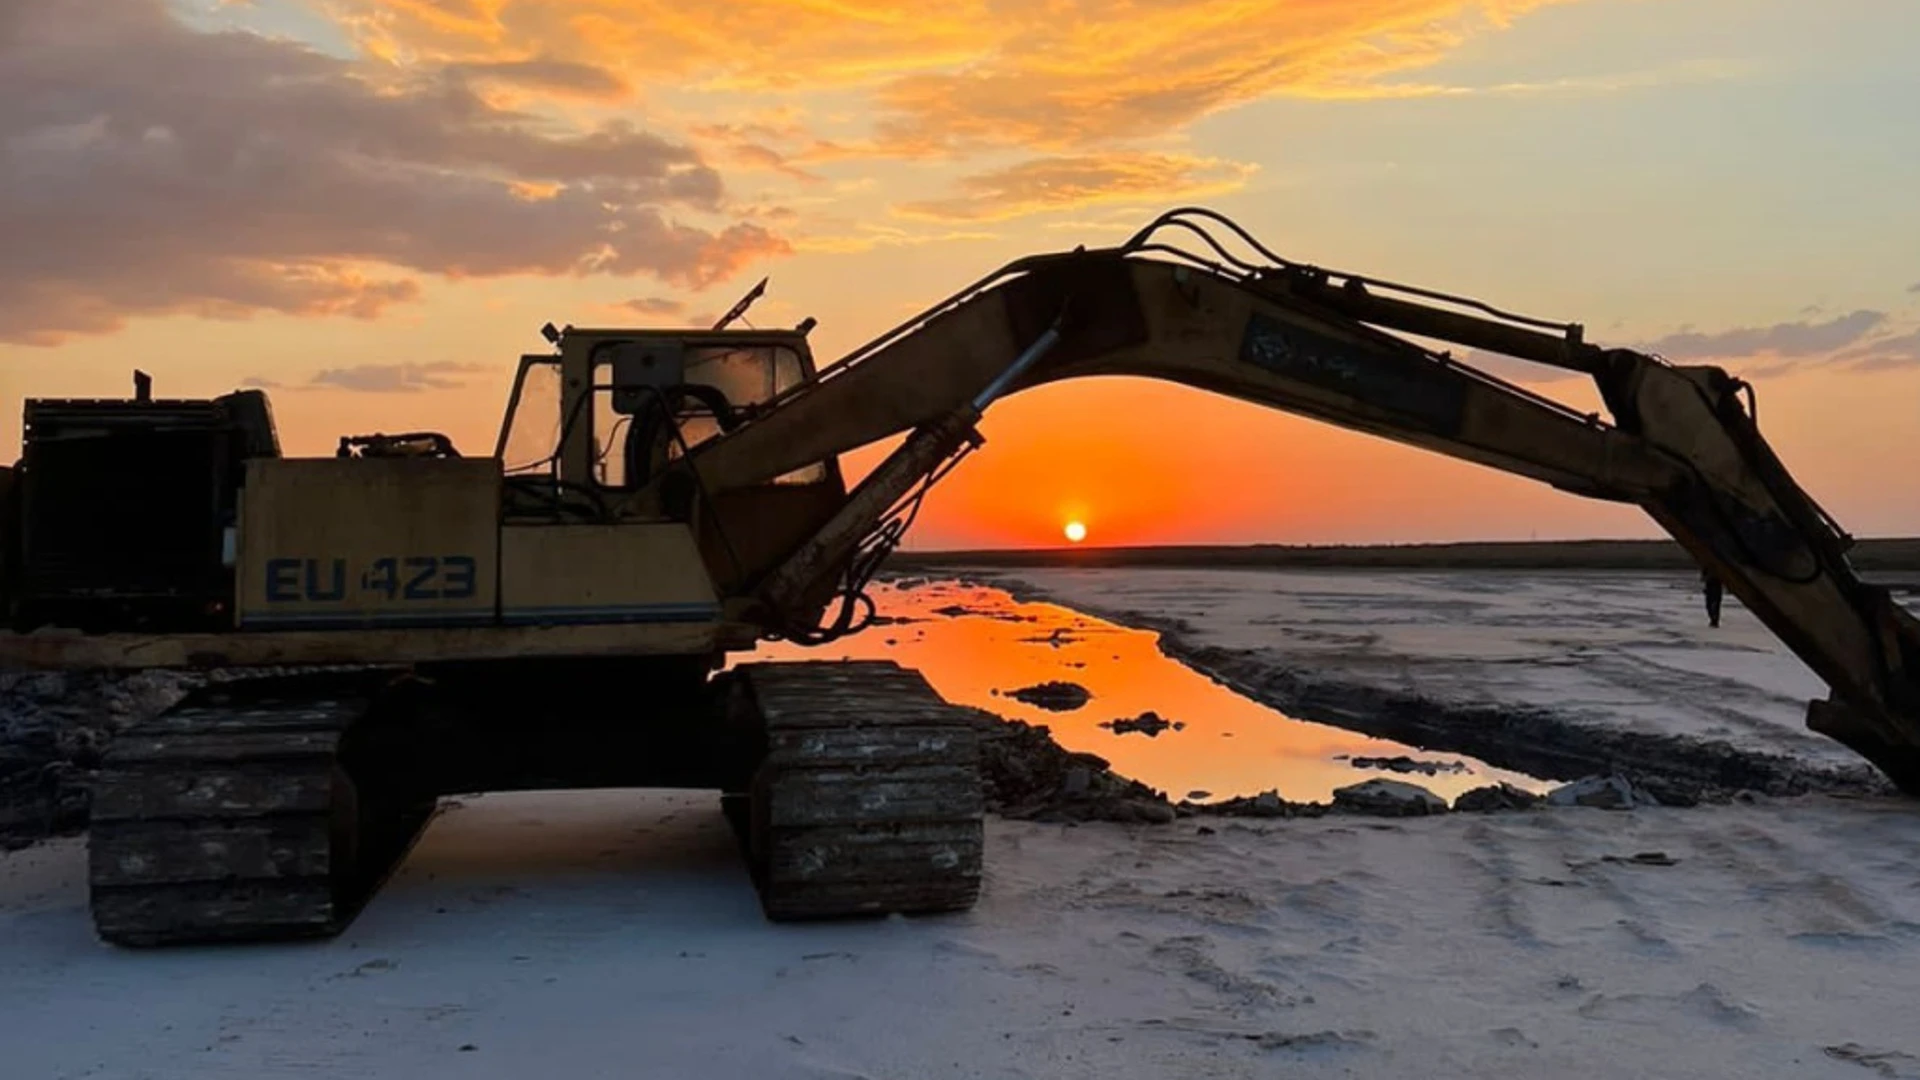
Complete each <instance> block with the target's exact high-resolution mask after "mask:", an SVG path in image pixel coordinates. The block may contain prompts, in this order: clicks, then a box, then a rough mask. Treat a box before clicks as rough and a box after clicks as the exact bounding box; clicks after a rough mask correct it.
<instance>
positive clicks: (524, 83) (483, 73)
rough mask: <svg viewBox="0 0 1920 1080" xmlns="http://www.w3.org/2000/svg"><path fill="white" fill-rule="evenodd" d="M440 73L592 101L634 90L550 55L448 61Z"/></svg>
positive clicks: (604, 74) (600, 72) (601, 73)
mask: <svg viewBox="0 0 1920 1080" xmlns="http://www.w3.org/2000/svg"><path fill="white" fill-rule="evenodd" d="M443 73H444V74H445V76H446V77H448V78H450V79H454V80H458V81H463V82H469V83H497V84H502V85H505V86H510V87H518V88H522V89H528V90H542V91H546V92H547V93H550V94H553V95H556V96H559V97H577V98H584V99H587V100H595V101H617V100H619V99H621V98H623V97H626V96H627V95H628V94H629V93H631V92H632V89H633V88H632V86H631V85H630V84H628V82H627V80H625V79H623V78H621V77H620V76H619V75H616V74H614V73H613V72H611V71H608V70H607V69H606V68H603V67H596V66H595V65H593V64H581V63H576V62H574V61H572V60H556V59H553V58H551V57H534V58H531V59H527V60H494V61H485V62H474V63H466V64H450V65H448V66H447V67H446V68H445V69H443Z"/></svg>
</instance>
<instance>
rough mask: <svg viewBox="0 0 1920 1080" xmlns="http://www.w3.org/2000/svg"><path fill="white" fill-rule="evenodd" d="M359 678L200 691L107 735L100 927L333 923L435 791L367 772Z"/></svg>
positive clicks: (371, 703)
mask: <svg viewBox="0 0 1920 1080" xmlns="http://www.w3.org/2000/svg"><path fill="white" fill-rule="evenodd" d="M382 681H383V680H381V679H380V678H378V677H370V676H368V675H367V674H365V673H353V674H351V675H322V676H293V677H286V678H263V679H249V680H244V681H241V682H236V683H230V684H226V685H223V686H215V687H208V688H206V689H203V690H201V691H198V692H196V693H195V694H193V695H191V696H189V697H188V698H187V699H186V700H184V701H182V702H181V703H180V704H179V705H177V706H175V707H174V708H173V709H171V710H169V711H167V712H166V713H164V714H162V715H161V716H159V717H157V718H155V719H154V720H152V721H150V722H148V723H145V724H142V725H140V726H138V727H135V728H133V729H130V730H128V731H126V732H124V733H122V734H121V735H119V736H118V737H116V738H115V739H114V740H113V742H112V743H111V744H109V747H108V749H107V752H106V754H105V755H104V758H103V763H102V768H101V770H100V772H99V774H98V775H97V777H96V779H95V784H94V791H93V805H92V810H91V816H92V824H91V836H90V839H89V844H88V846H89V863H90V881H91V890H92V906H93V918H94V925H95V928H96V929H97V930H98V932H99V934H100V936H101V937H102V938H104V939H106V940H107V941H110V942H113V943H115V944H120V945H176V944H189V943H195V942H213V941H241V940H271V939H284V938H303V937H324V936H329V935H332V934H335V933H338V932H339V931H340V930H341V929H343V928H344V927H345V926H346V925H347V923H348V922H350V921H351V920H352V919H353V917H354V916H355V915H356V914H358V912H359V910H360V908H361V906H362V905H363V904H364V903H365V902H366V900H367V899H368V898H369V897H370V896H371V895H372V894H373V893H374V891H375V890H377V889H378V888H379V886H380V884H381V883H382V882H383V881H384V880H385V878H386V876H387V875H388V873H389V872H391V870H392V869H393V867H394V866H396V865H397V864H398V863H399V862H400V860H401V859H402V858H403V857H404V856H405V855H406V852H407V850H408V849H409V848H410V847H412V845H413V842H414V840H415V839H416V838H417V837H418V836H419V834H420V832H421V830H422V829H423V828H424V827H425V825H426V823H427V820H428V818H430V817H431V816H432V814H433V807H434V799H433V798H432V797H431V796H430V795H424V796H423V795H419V794H417V793H408V792H406V791H405V790H404V789H403V787H402V785H401V784H400V783H399V782H398V780H397V779H396V778H393V777H392V776H391V775H390V774H388V773H383V772H381V771H379V770H377V769H373V768H364V767H361V766H360V765H359V764H358V763H357V762H356V761H355V760H354V756H353V754H352V746H351V744H352V739H351V736H352V734H353V731H354V728H355V725H357V724H361V723H363V722H365V721H366V720H367V718H368V717H369V715H370V713H371V712H372V710H373V709H374V707H375V705H376V703H377V701H378V700H379V688H380V683H381V682H382Z"/></svg>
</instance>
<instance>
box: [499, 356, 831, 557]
mask: <svg viewBox="0 0 1920 1080" xmlns="http://www.w3.org/2000/svg"><path fill="white" fill-rule="evenodd" d="M552 340H553V342H554V344H555V346H556V350H555V352H554V353H552V354H547V355H528V356H522V357H521V358H520V367H519V370H518V372H517V374H516V375H515V378H514V384H513V389H512V392H511V394H510V395H509V398H508V404H507V411H506V416H505V418H504V420H503V422H502V424H501V428H500V436H499V439H498V442H497V444H496V448H495V457H496V458H498V459H499V460H500V461H501V462H502V465H503V472H504V479H505V483H504V489H503V519H504V521H505V522H506V523H508V524H525V523H529V522H537V521H555V520H563V521H572V522H576V523H595V524H600V525H610V524H614V523H622V522H625V523H635V522H668V521H671V522H683V523H687V524H689V525H691V526H692V528H693V530H694V534H695V536H696V538H697V541H698V545H699V549H700V552H701V554H702V557H703V560H704V562H705V564H706V566H707V568H708V570H709V572H710V573H711V574H712V575H713V576H714V578H715V579H716V582H717V583H718V584H719V586H720V587H721V589H722V591H723V593H730V592H732V591H733V590H734V589H735V588H736V587H737V586H739V585H741V584H743V583H744V581H745V579H746V578H747V577H749V576H751V571H750V568H753V567H763V566H765V565H767V564H768V563H769V562H770V561H771V560H772V559H773V558H774V557H775V556H776V554H777V553H780V552H784V551H786V550H790V549H791V548H792V547H794V546H795V545H797V544H798V543H800V542H801V541H802V540H803V539H804V538H805V537H807V536H809V535H812V533H813V531H814V530H815V529H817V528H818V527H819V525H820V523H821V522H823V521H824V520H826V518H827V517H829V516H830V515H831V514H832V513H833V512H834V510H836V509H838V508H839V506H840V505H841V504H842V503H843V502H844V500H845V495H846V488H845V484H844V482H843V480H842V478H841V475H840V470H839V466H838V463H837V460H836V459H834V458H831V457H829V458H826V459H823V460H820V461H816V462H812V463H809V464H805V465H802V466H800V467H798V468H795V469H792V470H789V471H787V472H785V473H783V474H781V475H779V476H776V477H774V478H772V479H771V480H769V481H768V482H766V483H763V484H758V485H754V486H752V487H748V488H743V489H737V490H731V491H728V492H727V493H725V495H724V496H720V497H716V498H709V497H707V496H708V495H709V494H710V493H707V492H703V491H702V490H701V489H700V487H699V483H698V481H697V478H696V476H695V474H693V473H692V472H690V471H688V470H686V469H684V468H680V467H678V466H679V465H680V463H682V462H684V461H685V460H686V458H687V457H688V456H689V455H690V454H691V453H692V452H694V451H695V450H697V449H698V448H700V447H702V446H704V445H706V444H707V443H709V442H711V441H713V440H714V439H717V438H719V437H721V436H722V435H725V434H726V433H728V432H731V431H733V430H734V429H735V428H737V427H738V426H739V425H740V424H742V423H744V422H746V421H747V420H749V419H752V418H753V417H755V416H759V415H762V414H764V413H765V412H766V411H767V410H768V409H769V408H771V407H772V405H773V403H774V402H775V401H776V400H778V399H780V398H782V397H783V396H784V395H787V394H789V393H790V392H792V391H793V390H795V389H796V388H798V387H800V386H802V385H803V384H805V383H806V382H807V381H808V380H809V379H811V378H812V377H813V375H814V362H813V355H812V352H811V350H810V349H809V348H808V345H807V338H806V333H805V331H804V330H661V329H649V330H632V329H619V328H613V329H605V328H599V329H575V328H573V327H568V328H567V329H565V330H564V331H557V332H555V333H553V334H552ZM656 481H658V483H656Z"/></svg>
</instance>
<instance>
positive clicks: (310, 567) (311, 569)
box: [307, 559, 347, 601]
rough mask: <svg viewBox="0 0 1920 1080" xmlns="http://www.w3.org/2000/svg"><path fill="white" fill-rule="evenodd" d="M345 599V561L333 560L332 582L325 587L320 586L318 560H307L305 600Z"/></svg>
mask: <svg viewBox="0 0 1920 1080" xmlns="http://www.w3.org/2000/svg"><path fill="white" fill-rule="evenodd" d="M346 598H347V560H345V559H335V560H333V581H332V582H331V583H330V584H329V585H328V586H327V587H326V588H324V589H323V588H321V586H320V560H318V559H308V560H307V599H309V600H321V601H326V600H345V599H346Z"/></svg>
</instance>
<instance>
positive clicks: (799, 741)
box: [724, 661, 984, 921]
mask: <svg viewBox="0 0 1920 1080" xmlns="http://www.w3.org/2000/svg"><path fill="white" fill-rule="evenodd" d="M733 688H734V693H735V695H736V696H735V698H734V708H735V709H740V708H742V707H743V705H744V708H745V709H746V710H748V712H749V717H748V722H750V723H753V724H755V725H757V726H758V727H759V728H760V730H761V732H762V733H763V736H764V752H763V754H762V755H761V756H760V758H759V760H758V766H757V768H756V769H755V770H754V771H753V773H752V780H751V783H750V790H749V791H748V792H743V793H735V794H733V795H732V796H730V797H729V798H728V799H727V800H725V802H724V805H725V806H726V807H727V809H728V810H729V811H730V816H732V817H734V819H735V822H736V826H744V828H742V830H741V831H743V832H744V833H745V834H746V835H745V838H744V839H745V847H746V850H747V857H748V861H749V864H750V867H751V869H752V871H753V878H754V883H755V885H756V886H757V887H758V889H759V892H760V902H761V907H762V909H763V910H764V911H765V912H766V914H767V917H768V918H771V919H775V920H780V921H785V920H797V919H821V918H835V917H844V916H856V915H881V914H887V913H892V912H900V913H904V914H922V913H932V912H941V911H959V910H964V909H966V908H970V907H972V906H973V904H974V902H975V901H976V900H977V899H978V898H979V894H980V867H981V848H982V843H983V839H984V837H983V833H984V826H983V823H982V815H983V813H984V799H983V796H982V792H981V779H980V744H979V735H978V733H977V732H976V731H975V730H974V728H973V727H972V725H971V724H970V723H969V721H968V719H967V717H966V715H965V714H964V713H962V712H961V711H959V710H957V709H955V708H953V707H952V706H951V705H949V704H947V703H946V702H945V701H943V700H941V698H940V696H939V695H938V694H936V693H934V691H933V688H932V687H930V686H928V685H927V681H926V680H925V679H924V678H923V677H921V675H920V674H919V673H918V672H914V671H909V670H907V669H905V668H902V667H900V666H899V665H897V664H893V663H890V662H887V661H861V662H804V663H768V664H747V665H742V666H741V667H739V668H738V669H736V675H735V682H734V684H733ZM736 715H737V714H736ZM742 795H745V796H746V797H745V798H742V797H741V796H742ZM743 811H744V813H743ZM742 819H744V820H742Z"/></svg>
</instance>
